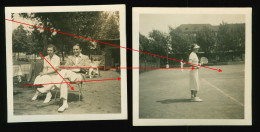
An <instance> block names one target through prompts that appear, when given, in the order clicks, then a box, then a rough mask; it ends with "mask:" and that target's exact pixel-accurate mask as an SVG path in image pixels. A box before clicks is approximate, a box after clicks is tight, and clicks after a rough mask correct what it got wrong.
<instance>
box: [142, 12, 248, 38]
mask: <svg viewBox="0 0 260 132" xmlns="http://www.w3.org/2000/svg"><path fill="white" fill-rule="evenodd" d="M139 20H140V22H139V26H140V27H139V31H140V33H141V34H143V35H145V36H147V37H148V34H149V32H151V31H152V30H153V29H157V30H160V31H162V32H166V33H168V32H169V28H168V27H169V26H171V27H173V28H176V27H178V26H180V25H181V24H211V25H219V24H220V23H222V21H224V22H227V23H245V15H239V14H238V15H235V14H234V15H228V14H227V15H222V14H200V15H197V14H187V15H185V14H140V19H139Z"/></svg>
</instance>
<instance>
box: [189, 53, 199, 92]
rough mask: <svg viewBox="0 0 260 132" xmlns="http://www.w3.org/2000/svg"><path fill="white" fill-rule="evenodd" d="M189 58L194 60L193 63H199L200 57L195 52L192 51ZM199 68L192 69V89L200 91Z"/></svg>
mask: <svg viewBox="0 0 260 132" xmlns="http://www.w3.org/2000/svg"><path fill="white" fill-rule="evenodd" d="M189 60H192V62H191V63H192V64H197V65H198V64H199V58H198V56H197V54H196V53H195V52H191V53H190V56H189ZM199 87H200V84H199V70H198V69H194V70H191V71H190V90H197V91H199Z"/></svg>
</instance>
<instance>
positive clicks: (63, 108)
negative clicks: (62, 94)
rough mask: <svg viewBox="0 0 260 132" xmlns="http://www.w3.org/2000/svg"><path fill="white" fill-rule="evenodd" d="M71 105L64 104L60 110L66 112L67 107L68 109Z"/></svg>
mask: <svg viewBox="0 0 260 132" xmlns="http://www.w3.org/2000/svg"><path fill="white" fill-rule="evenodd" d="M68 108H69V106H68V104H63V105H62V106H61V107H60V108H59V109H58V112H64V111H65V110H66V109H68Z"/></svg>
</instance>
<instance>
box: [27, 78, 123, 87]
mask: <svg viewBox="0 0 260 132" xmlns="http://www.w3.org/2000/svg"><path fill="white" fill-rule="evenodd" d="M111 80H121V78H120V77H118V78H116V79H102V80H88V81H74V82H60V83H44V84H32V85H22V86H37V85H50V84H63V83H79V82H97V81H111Z"/></svg>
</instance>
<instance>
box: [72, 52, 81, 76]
mask: <svg viewBox="0 0 260 132" xmlns="http://www.w3.org/2000/svg"><path fill="white" fill-rule="evenodd" d="M75 57H76V61H75V63H76V65H78V61H79V58H81V57H82V54H81V53H80V54H79V56H78V57H77V56H75ZM72 71H74V72H79V71H80V69H72Z"/></svg>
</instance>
